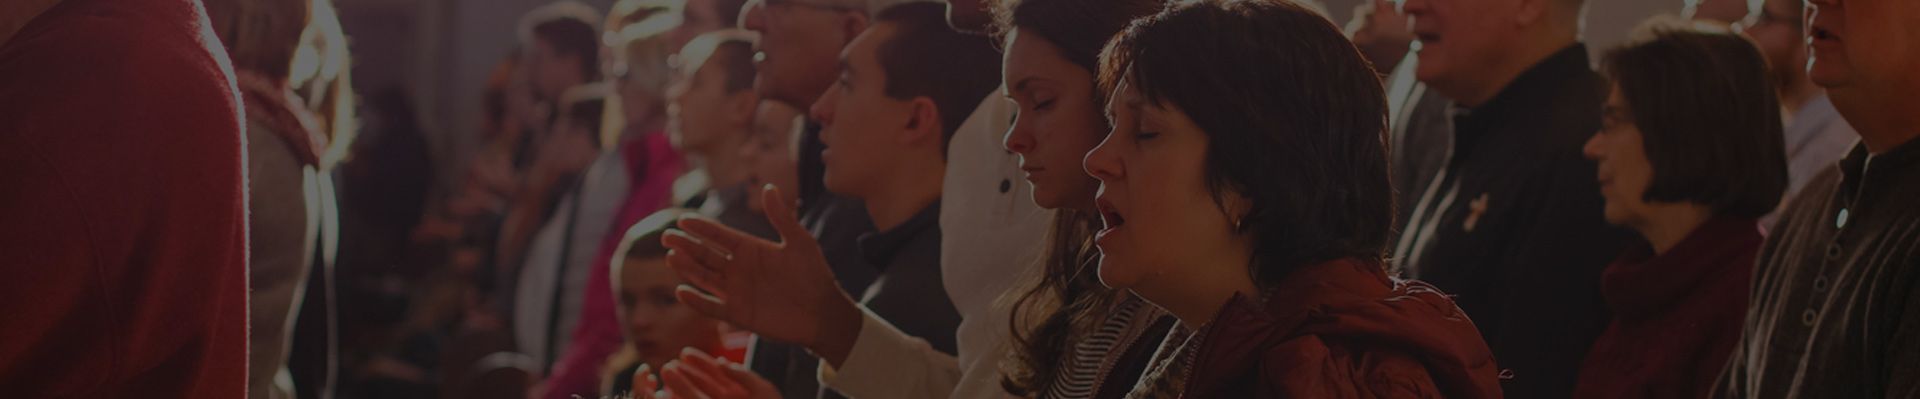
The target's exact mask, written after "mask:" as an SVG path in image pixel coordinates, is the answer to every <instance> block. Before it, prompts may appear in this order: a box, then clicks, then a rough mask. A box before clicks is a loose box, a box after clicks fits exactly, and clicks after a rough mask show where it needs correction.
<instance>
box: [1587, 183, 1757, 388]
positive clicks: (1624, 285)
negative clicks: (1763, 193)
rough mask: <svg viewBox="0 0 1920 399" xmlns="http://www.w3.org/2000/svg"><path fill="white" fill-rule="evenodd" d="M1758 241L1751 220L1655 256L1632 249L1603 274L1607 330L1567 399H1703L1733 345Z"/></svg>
mask: <svg viewBox="0 0 1920 399" xmlns="http://www.w3.org/2000/svg"><path fill="white" fill-rule="evenodd" d="M1761 240H1762V238H1761V237H1760V228H1759V226H1758V225H1757V224H1756V223H1755V222H1754V220H1753V219H1732V218H1728V219H1715V220H1713V221H1709V222H1707V223H1706V224H1703V225H1700V227H1699V228H1696V229H1694V230H1693V233H1690V234H1687V238H1686V239H1685V240H1682V241H1680V244H1678V245H1675V246H1674V247H1673V249H1671V250H1668V251H1667V253H1665V254H1661V255H1657V256H1656V255H1654V254H1653V250H1652V248H1651V247H1649V246H1648V245H1647V244H1645V243H1641V244H1640V245H1638V246H1636V247H1634V248H1633V249H1630V250H1629V251H1628V252H1627V253H1626V254H1625V255H1623V256H1621V257H1620V260H1618V261H1615V262H1614V263H1613V264H1612V265H1609V266H1607V269H1606V272H1605V274H1603V275H1602V277H1601V280H1600V288H1601V293H1602V294H1604V295H1605V297H1606V299H1607V307H1608V308H1610V309H1611V310H1612V311H1613V322H1612V323H1611V324H1609V325H1608V326H1607V330H1606V332H1604V333H1602V334H1601V335H1600V339H1599V340H1597V341H1594V343H1593V350H1592V351H1591V352H1589V353H1588V354H1587V360H1586V362H1585V363H1584V364H1582V365H1581V367H1580V382H1579V384H1578V385H1576V388H1575V391H1574V395H1573V397H1575V398H1596V399H1598V398H1704V397H1706V396H1707V392H1708V390H1709V389H1712V388H1713V383H1714V380H1715V378H1717V377H1718V376H1719V374H1720V370H1721V369H1722V368H1725V367H1726V365H1727V358H1728V357H1729V356H1731V355H1732V354H1733V348H1734V345H1735V344H1736V343H1737V342H1739V340H1740V328H1741V325H1742V323H1743V322H1744V321H1745V317H1746V315H1747V287H1748V284H1749V283H1750V280H1751V276H1752V275H1753V265H1754V262H1753V261H1754V255H1755V254H1756V253H1758V252H1759V251H1760V243H1761Z"/></svg>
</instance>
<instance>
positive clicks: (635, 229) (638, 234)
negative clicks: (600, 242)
mask: <svg viewBox="0 0 1920 399" xmlns="http://www.w3.org/2000/svg"><path fill="white" fill-rule="evenodd" d="M697 214H699V212H695V211H693V210H691V209H686V208H668V209H663V210H660V211H658V212H654V213H653V214H652V215H647V217H646V218H643V219H640V221H638V222H634V223H633V225H632V226H628V227H627V231H626V233H625V234H623V235H621V238H620V246H618V247H614V252H615V253H614V255H615V256H614V258H613V268H614V269H613V272H614V275H615V276H618V275H619V273H620V268H621V264H622V263H625V262H623V260H626V259H659V258H665V257H667V247H666V245H664V244H661V243H660V237H661V236H664V235H666V234H667V230H672V229H673V225H674V223H675V222H678V221H679V220H680V218H681V217H683V216H690V215H697ZM614 284H619V282H618V280H615V283H614Z"/></svg>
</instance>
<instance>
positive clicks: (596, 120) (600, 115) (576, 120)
mask: <svg viewBox="0 0 1920 399" xmlns="http://www.w3.org/2000/svg"><path fill="white" fill-rule="evenodd" d="M606 90H608V89H607V88H606V87H605V86H604V85H600V86H580V87H578V88H575V89H574V90H570V91H568V93H567V94H565V95H563V96H562V98H561V104H562V106H561V107H560V109H559V110H560V114H559V115H555V117H556V118H558V119H557V120H560V121H565V122H566V123H569V124H572V125H574V126H579V127H583V128H586V129H587V131H588V132H589V133H588V134H591V135H593V136H594V137H598V135H599V132H600V130H601V128H602V123H603V122H605V120H606V119H605V117H606V115H605V114H606V110H607V95H606V93H605V91H606ZM594 143H595V144H596V146H597V145H600V144H605V143H602V142H601V141H600V140H598V139H596V140H594Z"/></svg>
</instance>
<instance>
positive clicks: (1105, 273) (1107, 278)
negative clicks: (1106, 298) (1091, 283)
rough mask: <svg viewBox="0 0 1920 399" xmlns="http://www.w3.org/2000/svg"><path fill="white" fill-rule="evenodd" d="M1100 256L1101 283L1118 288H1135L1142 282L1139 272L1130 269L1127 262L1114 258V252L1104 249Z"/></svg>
mask: <svg viewBox="0 0 1920 399" xmlns="http://www.w3.org/2000/svg"><path fill="white" fill-rule="evenodd" d="M1101 252H1102V255H1101V257H1100V265H1099V268H1100V270H1099V272H1100V284H1102V285H1105V286H1107V288H1112V289H1116V290H1124V289H1130V288H1133V286H1134V284H1137V283H1139V282H1140V276H1139V273H1135V272H1134V271H1133V270H1130V269H1129V268H1128V267H1127V265H1126V264H1125V262H1122V261H1117V260H1116V259H1114V254H1113V253H1111V252H1107V251H1105V250H1102V251H1101Z"/></svg>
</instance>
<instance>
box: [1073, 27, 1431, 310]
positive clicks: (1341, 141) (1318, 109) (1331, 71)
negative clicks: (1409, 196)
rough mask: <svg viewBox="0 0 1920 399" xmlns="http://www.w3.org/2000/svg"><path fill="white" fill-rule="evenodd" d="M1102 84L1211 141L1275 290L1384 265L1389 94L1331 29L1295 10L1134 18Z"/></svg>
mask: <svg viewBox="0 0 1920 399" xmlns="http://www.w3.org/2000/svg"><path fill="white" fill-rule="evenodd" d="M1100 76H1101V86H1102V87H1107V88H1112V87H1115V86H1116V85H1118V82H1119V81H1121V80H1122V79H1125V81H1126V82H1128V83H1129V85H1131V86H1133V87H1137V88H1138V89H1139V92H1140V94H1141V95H1142V96H1143V97H1144V98H1145V99H1146V100H1147V101H1149V102H1151V103H1153V104H1156V105H1161V106H1169V107H1170V108H1177V109H1178V110H1180V111H1182V112H1184V113H1185V114H1186V115H1187V116H1188V117H1190V118H1192V119H1193V121H1194V122H1195V123H1196V124H1197V125H1198V126H1199V127H1200V129H1201V130H1203V131H1205V132H1206V134H1207V137H1208V142H1207V150H1206V151H1207V156H1206V165H1205V173H1206V180H1207V181H1206V183H1207V185H1208V186H1209V187H1211V188H1212V190H1213V194H1214V196H1215V200H1216V202H1220V204H1221V209H1222V210H1223V211H1224V210H1225V204H1224V202H1222V200H1223V199H1224V197H1223V195H1226V194H1227V193H1230V192H1231V193H1238V194H1240V195H1241V196H1244V197H1245V198H1247V199H1248V200H1250V205H1251V209H1249V210H1247V213H1246V214H1245V215H1235V216H1234V217H1244V219H1240V223H1237V224H1238V228H1239V230H1240V232H1241V233H1243V234H1249V235H1250V237H1251V238H1252V239H1253V241H1254V248H1253V264H1252V265H1251V266H1250V267H1251V268H1252V270H1251V274H1252V277H1253V278H1254V281H1255V283H1256V284H1259V285H1260V286H1262V287H1269V286H1272V285H1273V284H1275V283H1277V282H1279V281H1280V280H1282V279H1284V278H1286V276H1287V274H1289V273H1290V272H1291V271H1292V270H1294V269H1295V268H1298V267H1300V266H1303V265H1308V264H1313V263H1319V262H1324V261H1328V260H1333V259H1340V258H1361V259H1369V260H1375V261H1377V260H1379V259H1381V258H1383V257H1384V255H1385V253H1386V242H1387V237H1388V235H1389V234H1390V231H1391V229H1392V226H1391V224H1392V222H1393V216H1394V211H1393V191H1392V186H1391V185H1389V184H1388V179H1387V151H1386V145H1385V143H1384V134H1385V132H1386V107H1387V101H1386V95H1385V93H1384V89H1383V88H1382V87H1381V85H1380V80H1379V78H1378V77H1377V76H1378V75H1376V74H1375V72H1374V70H1373V67H1372V66H1370V65H1369V64H1368V63H1367V61H1366V59H1365V58H1364V57H1363V56H1361V54H1360V51H1359V50H1358V49H1356V48H1354V46H1353V43H1352V42H1349V41H1348V40H1347V38H1346V37H1345V36H1343V35H1341V33H1340V29H1339V28H1338V27H1335V26H1334V25H1333V23H1332V22H1329V21H1327V19H1326V18H1325V17H1322V16H1321V15H1320V14H1318V13H1315V12H1314V11H1312V10H1310V9H1308V8H1306V7H1303V6H1301V5H1299V4H1297V3H1293V2H1290V1H1285V0H1198V1H1193V2H1189V3H1181V4H1179V5H1175V6H1173V7H1172V8H1170V9H1168V10H1167V11H1166V12H1163V13H1160V14H1158V15H1154V16H1152V17H1148V18H1145V19H1141V20H1139V21H1135V22H1134V24H1133V26H1131V27H1128V28H1127V30H1126V32H1124V33H1121V34H1120V36H1119V37H1118V38H1116V39H1114V42H1113V43H1112V44H1111V45H1110V46H1108V47H1107V51H1106V53H1105V54H1103V55H1102V56H1101V74H1100Z"/></svg>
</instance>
